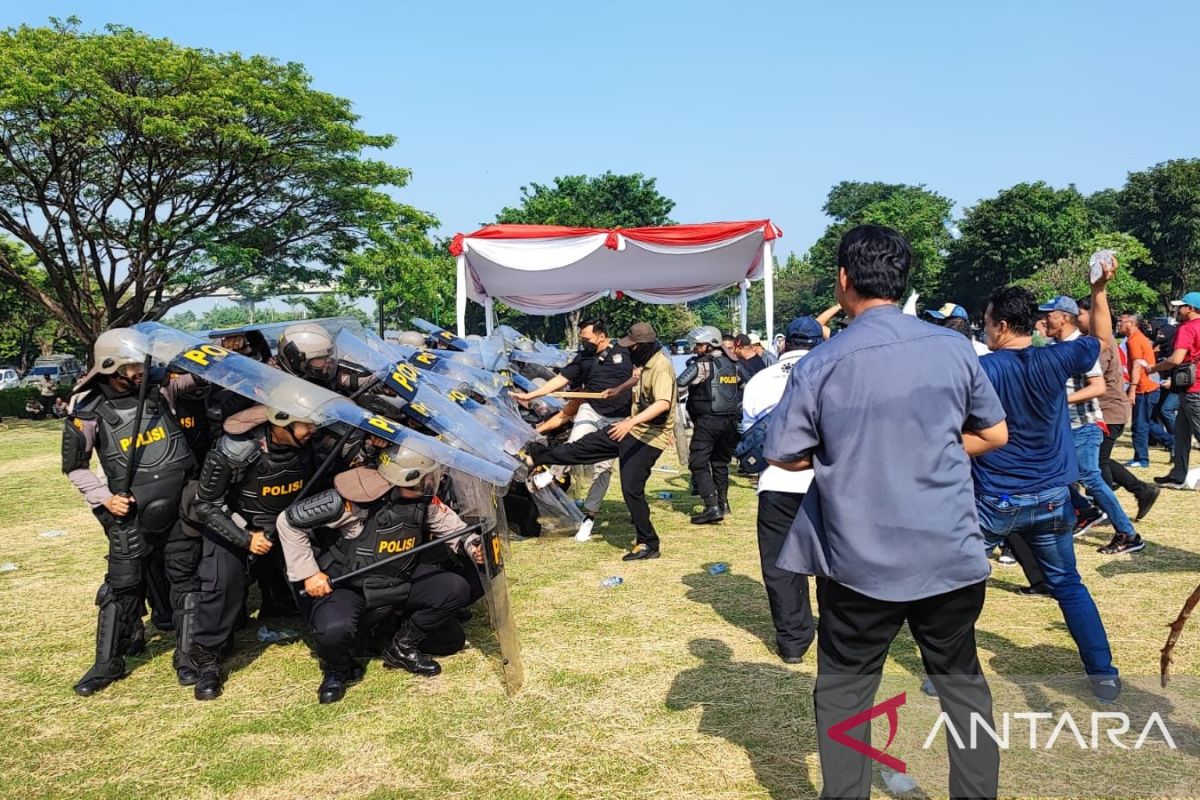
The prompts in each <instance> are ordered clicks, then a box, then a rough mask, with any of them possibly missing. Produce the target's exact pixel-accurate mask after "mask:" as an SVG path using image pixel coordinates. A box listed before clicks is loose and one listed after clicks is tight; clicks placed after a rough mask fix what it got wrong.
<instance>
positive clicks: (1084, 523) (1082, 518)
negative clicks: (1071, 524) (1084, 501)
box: [1075, 506, 1108, 539]
mask: <svg viewBox="0 0 1200 800" xmlns="http://www.w3.org/2000/svg"><path fill="white" fill-rule="evenodd" d="M1107 519H1108V514H1105V513H1104V512H1103V511H1101V510H1100V509H1098V508H1096V507H1095V506H1089V507H1088V508H1086V509H1084V510H1083V511H1078V512H1076V513H1075V538H1076V539H1078V538H1079V537H1080V536H1083V535H1084V534H1085V533H1087V532H1088V531H1090V530H1091V529H1092V528H1094V527H1096V526H1097V525H1099V524H1100V523H1101V522H1104V521H1105V520H1107Z"/></svg>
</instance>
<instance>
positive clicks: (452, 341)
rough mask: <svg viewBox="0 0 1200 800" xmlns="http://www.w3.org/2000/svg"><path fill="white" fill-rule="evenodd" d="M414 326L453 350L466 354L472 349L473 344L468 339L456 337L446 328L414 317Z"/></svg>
mask: <svg viewBox="0 0 1200 800" xmlns="http://www.w3.org/2000/svg"><path fill="white" fill-rule="evenodd" d="M412 324H413V327H414V328H418V329H420V330H423V331H425V332H426V333H428V334H429V335H431V336H433V338H435V339H437V340H438V341H439V342H441V343H442V344H443V345H444V346H446V347H449V348H450V349H451V350H458V351H460V352H464V353H465V352H466V351H468V350H470V349H471V343H470V342H468V341H467V340H466V339H463V338H461V337H459V336H455V335H454V334H453V333H451V332H450V331H448V330H446V329H445V328H441V327H438V326H437V325H434V324H433V323H432V322H429V321H427V320H423V319H421V318H420V317H413V318H412Z"/></svg>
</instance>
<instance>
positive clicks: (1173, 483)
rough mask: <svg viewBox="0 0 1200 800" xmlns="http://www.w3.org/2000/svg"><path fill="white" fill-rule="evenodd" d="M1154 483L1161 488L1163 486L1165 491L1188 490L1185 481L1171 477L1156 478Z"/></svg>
mask: <svg viewBox="0 0 1200 800" xmlns="http://www.w3.org/2000/svg"><path fill="white" fill-rule="evenodd" d="M1154 482H1155V483H1157V484H1158V485H1159V486H1162V487H1163V488H1165V489H1186V488H1187V485H1186V484H1185V483H1184V482H1183V481H1177V480H1175V479H1174V478H1172V477H1171V476H1170V475H1163V476H1162V477H1159V478H1155V479H1154Z"/></svg>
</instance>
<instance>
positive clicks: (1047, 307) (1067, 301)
mask: <svg viewBox="0 0 1200 800" xmlns="http://www.w3.org/2000/svg"><path fill="white" fill-rule="evenodd" d="M1038 311H1064V312H1066V313H1068V314H1073V315H1075V316H1077V317H1078V316H1079V303H1076V302H1075V301H1074V300H1073V299H1072V298H1070V297H1067V296H1066V295H1065V294H1060V295H1059V296H1058V297H1056V298H1054V299H1053V300H1051V301H1050V302H1049V303H1043V304H1042V305H1040V306H1038Z"/></svg>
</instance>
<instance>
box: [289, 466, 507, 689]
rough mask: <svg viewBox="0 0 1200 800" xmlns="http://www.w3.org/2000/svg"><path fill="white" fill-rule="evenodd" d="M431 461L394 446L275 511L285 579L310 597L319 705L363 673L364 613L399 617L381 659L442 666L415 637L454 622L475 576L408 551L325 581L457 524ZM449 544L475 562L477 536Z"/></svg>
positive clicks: (430, 668)
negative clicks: (320, 673)
mask: <svg viewBox="0 0 1200 800" xmlns="http://www.w3.org/2000/svg"><path fill="white" fill-rule="evenodd" d="M436 468H437V464H436V463H435V462H434V461H433V460H431V459H429V458H427V457H425V456H423V455H421V454H419V453H416V452H413V451H412V450H409V449H408V448H406V447H404V446H403V445H393V446H392V447H389V448H388V449H387V450H386V451H384V452H383V453H382V454H381V455H380V457H379V465H378V466H376V467H358V468H356V469H352V470H347V471H345V472H342V473H339V474H338V475H337V476H335V477H334V479H333V485H334V488H333V489H329V490H326V491H324V492H320V493H318V494H315V495H313V496H312V497H308V498H306V499H304V500H302V501H300V502H299V503H296V504H294V505H293V506H291V507H290V508H289V509H288V510H287V511H285V512H284V513H283V514H281V515H280V517H279V521H278V527H277V530H278V533H279V540H280V543H281V544H282V546H283V553H284V556H285V559H286V561H287V569H288V577H289V578H290V579H291V580H293V581H303V583H304V590H305V592H306V593H307V594H308V596H309V597H311V598H313V600H312V608H311V611H310V613H309V625H310V627H311V628H312V632H313V636H314V638H315V640H316V650H317V655H318V656H319V657H320V658H321V661H322V669H323V670H324V679H323V680H322V681H321V686H320V688H319V689H318V690H317V697H318V699H319V700H320V702H322V703H335V702H337V701H338V700H341V699H342V697H344V696H345V694H346V686H347V685H348V684H350V683H354V682H356V681H358V680H359V679H361V678H362V674H363V671H362V668H361V666H360V665H359V664H358V663H356V661H355V659H354V655H355V650H356V647H357V645H358V644H359V643H360V642H361V640H362V638H363V636H362V635H361V634H365V633H366V627H367V624H368V623H367V621H366V620H364V616H365V615H366V614H368V613H371V614H372V616H387V615H393V616H398V617H404V619H403V621H402V622H401V624H400V626H399V629H398V630H397V631H396V633H395V635H394V636H393V637H392V640H391V642H390V643H389V644H388V645H387V647H386V648H384V651H383V663H384V664H385V665H386V666H388V667H390V668H393V669H396V668H399V669H406V670H408V671H409V672H412V673H415V674H417V675H424V676H427V677H432V676H434V675H437V674H438V673H440V672H441V671H442V668H441V666H440V665H439V664H438V663H437V662H436V661H434V660H433V659H432V658H430V657H429V656H428V655H427V654H426V652H424V651H422V649H421V647H420V645H421V643H422V641H423V640H425V639H426V638H427V637H430V636H431V635H433V636H434V637H436V636H437V634H438V632H439V630H440V629H442V628H443V627H444V626H446V625H448V624H454V617H455V615H456V613H457V612H458V611H460V610H461V609H464V608H466V607H467V606H468V605H470V604H471V603H472V602H474V601H475V600H476V599H478V597H479V594H480V592H481V590H479V589H478V588H477V587H478V583H474V584H473V583H472V582H471V581H469V580H468V579H467V577H465V576H464V574H463V573H460V572H458V571H453V570H447V569H444V568H442V567H441V566H438V565H436V564H433V563H429V562H428V560H427V559H418V557H417V556H414V557H413V558H410V559H399V560H396V561H392V562H390V563H389V564H387V565H386V566H383V567H380V568H379V569H377V570H374V571H372V572H370V573H368V574H366V575H363V576H362V577H360V578H357V579H353V580H350V581H348V582H345V583H339V584H338V585H337V586H336V587H334V586H332V585H331V584H330V581H331V579H333V578H337V577H338V576H340V575H345V574H347V573H349V572H351V571H353V570H357V569H361V568H363V567H368V566H370V565H372V564H375V563H377V562H379V561H383V560H384V559H386V558H388V557H391V556H395V555H396V554H399V553H403V552H405V551H407V550H412V549H414V548H416V547H419V546H420V545H421V544H422V543H424V542H425V541H427V540H430V539H431V538H436V537H438V536H444V535H446V534H450V533H455V532H458V531H460V530H461V529H462V528H463V527H464V524H463V522H462V520H461V519H460V518H459V516H458V515H457V514H455V513H454V511H452V510H451V509H450V508H449V506H447V505H445V504H444V503H442V501H441V500H440V499H438V498H437V497H436V496H435V495H434V494H433V487H434V486H436V475H435V470H436ZM450 547H451V548H452V549H456V550H460V551H465V552H466V553H467V554H468V555H469V556H470V557H471V558H472V559H473V560H474V561H475V563H477V564H482V563H483V551H482V549H481V548H480V538H479V536H478V535H477V534H475V535H472V537H471V538H470V539H468V541H467V542H466V543H465V544H464V543H463V541H462V539H456V540H454V541H453V542H451V543H450ZM459 647H460V648H461V643H460V644H459Z"/></svg>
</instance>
